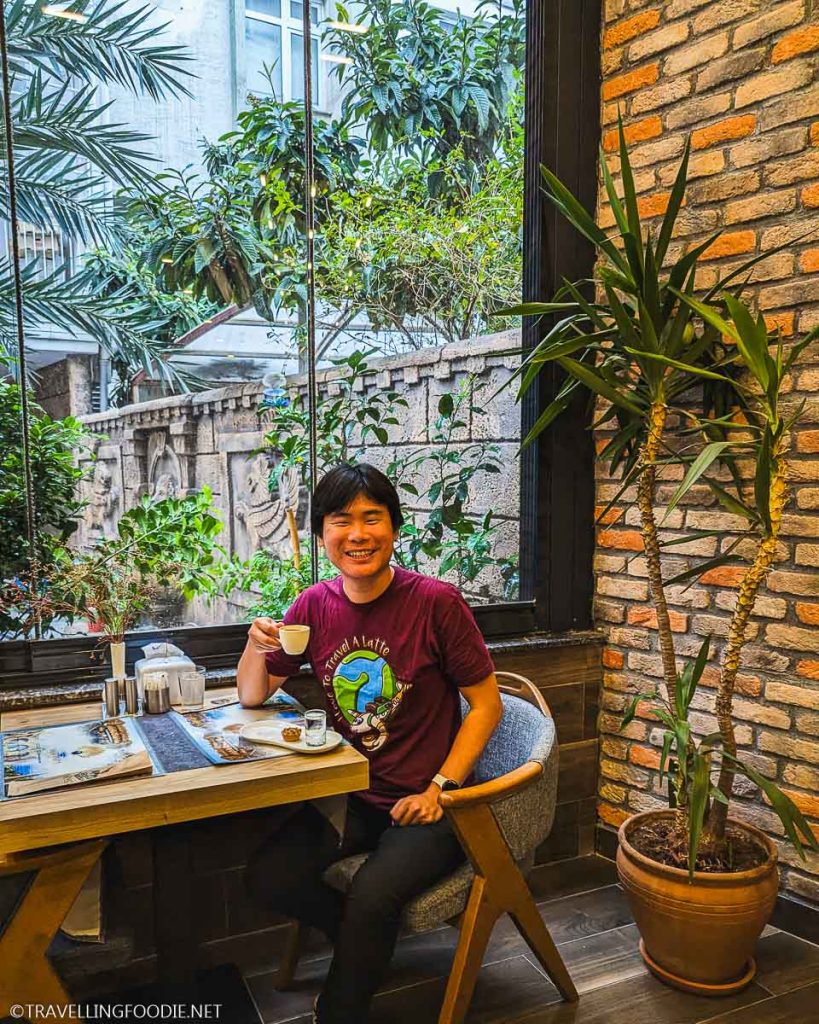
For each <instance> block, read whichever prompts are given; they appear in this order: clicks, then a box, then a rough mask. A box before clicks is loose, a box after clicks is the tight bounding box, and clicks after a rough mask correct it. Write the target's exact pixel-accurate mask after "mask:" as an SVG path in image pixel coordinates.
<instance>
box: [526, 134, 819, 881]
mask: <svg viewBox="0 0 819 1024" xmlns="http://www.w3.org/2000/svg"><path fill="white" fill-rule="evenodd" d="M689 150H690V141H689V142H688V143H687V144H686V147H685V151H684V155H683V159H682V161H681V164H680V167H679V171H678V173H677V176H676V180H675V182H674V185H673V188H672V190H671V193H670V196H669V202H668V207H667V210H666V213H665V215H664V218H663V222H662V224H661V226H660V229H659V232H658V233H657V234H656V236H655V235H654V234H652V232H651V231H644V229H643V226H642V224H641V222H640V217H639V210H638V202H637V194H636V190H635V186H634V178H633V173H632V169H631V163H630V161H629V155H628V150H627V147H626V143H625V136H624V132H623V126H622V123H621V124H620V154H619V155H620V172H621V185H620V190H621V192H622V196H621V195H620V194H619V193H618V190H617V187H616V185H615V182H614V179H613V177H612V175H611V173H610V171H609V168H608V166H607V165H606V161H605V158H604V157H603V155H602V154H601V168H602V178H603V182H604V184H605V188H606V191H607V195H608V199H609V204H610V206H611V209H612V212H613V215H614V222H615V227H614V230H613V235H612V236H610V235H607V234H606V233H605V232H604V231H602V230H601V229H600V228H599V227H598V226H597V224H596V222H595V219H594V217H593V215H592V214H591V213H589V212H588V211H587V210H585V209H584V208H583V206H582V205H581V203H580V202H579V201H578V200H577V199H576V198H575V197H574V196H573V195H572V194H571V192H570V191H569V190H568V189H567V188H566V187H565V186H564V185H563V184H562V182H560V181H559V180H558V179H557V178H556V177H555V176H554V175H553V174H552V173H551V172H550V171H549V170H547V169H545V168H544V169H543V177H544V182H545V188H546V194H547V196H548V197H549V199H550V200H551V202H552V203H553V204H554V205H555V206H556V207H557V209H558V210H559V211H560V212H561V213H562V214H563V216H564V217H565V218H566V219H567V220H568V221H569V223H570V224H572V226H573V227H574V228H575V229H576V230H577V231H578V232H579V233H580V234H581V235H583V236H584V237H585V238H587V239H588V240H589V241H591V242H592V244H593V245H594V247H595V249H596V250H597V254H598V264H597V267H596V273H595V279H594V281H593V282H585V281H581V282H576V283H574V284H571V283H566V284H565V286H564V287H563V288H561V290H560V291H559V292H558V294H557V295H556V296H555V297H554V299H553V301H551V302H546V303H532V304H528V305H526V306H520V307H517V308H516V309H515V310H514V312H518V313H523V314H524V315H544V316H548V317H550V318H553V319H552V321H551V323H552V326H550V327H549V328H548V329H547V331H546V334H545V337H544V339H543V341H542V342H541V343H540V344H539V345H538V346H537V348H536V349H535V350H534V351H533V353H532V354H531V356H530V357H529V358H528V359H527V360H526V361H525V362H524V364H523V366H522V367H521V369H520V373H519V377H520V392H521V394H522V393H524V392H525V391H526V390H527V389H528V388H529V387H531V386H532V384H533V383H534V382H535V380H536V379H537V377H538V375H539V373H540V371H541V370H542V368H543V367H544V365H545V364H546V363H549V362H557V363H558V365H560V366H561V367H562V368H563V369H564V370H565V371H566V375H567V376H566V382H565V383H564V385H563V387H562V389H561V391H560V392H559V394H558V395H557V396H556V398H555V399H554V400H553V401H552V403H551V404H550V406H549V407H548V408H547V410H546V411H545V412H544V414H543V415H542V416H541V418H540V420H539V421H538V423H537V424H536V425H535V427H534V428H533V430H532V432H531V433H530V436H529V438H527V442H528V441H531V440H532V439H533V438H534V437H536V436H537V435H538V434H539V433H540V432H541V431H542V430H544V429H546V428H547V427H548V426H549V424H550V423H551V422H552V421H553V420H554V418H555V417H556V416H557V415H559V414H560V413H561V412H562V411H563V410H564V409H565V408H566V407H567V406H568V404H569V401H570V400H571V397H572V393H573V392H574V391H575V390H576V389H578V388H581V389H585V390H586V391H588V393H589V394H590V396H593V397H595V398H602V399H604V400H605V401H606V402H608V403H609V406H608V408H607V409H606V411H605V412H604V413H603V414H602V415H601V416H600V418H599V419H598V421H597V424H596V425H597V426H601V425H602V426H604V427H606V428H608V429H611V430H612V436H611V439H610V440H609V441H608V443H607V445H606V446H605V447H604V449H603V450H602V452H601V453H600V457H601V459H603V460H604V461H608V462H609V473H610V474H611V475H612V476H614V475H616V473H617V472H621V473H622V481H623V485H622V488H621V491H620V493H618V495H616V496H615V498H614V499H613V501H612V502H611V503H610V505H609V506H607V508H606V509H604V510H603V512H602V514H601V519H602V518H603V516H605V515H606V513H607V511H608V508H609V507H610V506H611V505H612V504H614V503H616V502H617V501H618V500H619V498H620V497H621V495H622V493H623V491H624V490H625V489H626V488H627V487H629V486H630V485H632V484H634V483H635V482H637V483H638V488H637V496H638V507H639V511H640V518H641V523H642V531H643V538H644V541H645V552H646V560H647V568H648V572H647V575H648V577H649V585H650V589H651V594H652V598H653V600H654V603H655V605H656V606H657V615H658V627H659V646H660V652H661V655H662V661H663V676H664V682H665V686H666V695H665V697H662V696H660V694H659V693H652V694H650V695H648V697H643V696H642V695H638V696H637V697H635V698H634V700H633V701H632V702H631V704H630V706H629V708H628V709H627V711H626V714H625V716H624V719H623V724H624V725H625V724H628V722H629V721H631V719H632V718H633V716H634V714H635V713H636V710H637V708H638V706H639V704H640V703H641V701H643V700H646V699H649V700H654V701H658V702H659V703H660V706H659V707H654V708H653V709H652V710H651V711H650V712H649V713H650V714H651V715H652V716H654V717H656V718H657V719H659V721H660V722H661V723H662V724H663V725H664V726H665V733H664V738H663V748H662V760H661V765H660V774H661V777H663V776H664V775H665V773H666V769H667V764H668V760H669V758H670V757H671V755H672V754H673V758H674V762H675V765H676V768H675V772H674V775H673V778H672V777H669V796H670V802H671V804H672V806H676V807H677V808H678V823H679V822H685V831H687V837H686V838H687V849H688V854H687V858H688V861H687V862H688V870H689V874H690V875H691V876H693V872H694V870H695V864H696V860H697V855H698V851H699V850H700V848H701V847H703V846H704V845H705V844H707V845H708V846H709V847H710V848H712V849H719V850H720V852H721V853H724V851H725V849H726V845H727V844H726V842H725V838H724V823H725V814H726V813H727V806H728V802H729V800H730V797H731V793H732V782H733V776H734V773H735V772H736V771H739V772H740V773H742V774H745V775H746V776H747V777H748V778H749V779H751V780H752V781H754V782H755V783H756V784H757V785H759V786H760V787H761V788H762V790H763V791H764V792H765V794H766V795H767V796H768V797H769V799H770V800H771V803H772V806H773V807H774V809H775V810H776V812H777V814H779V816H780V818H781V820H782V822H783V825H784V826H785V829H786V832H787V833H788V835H789V836H790V837H791V838H792V839H793V841H794V844H795V846H796V848H797V850H798V851H800V852H801V850H802V843H803V842H805V843H808V842H809V843H811V844H812V845H813V846H814V848H819V846H817V844H816V842H815V840H814V839H813V836H812V833H811V832H810V830H809V829H808V828H807V826H806V825H805V823H804V820H803V819H802V818H801V815H800V814H799V811H798V809H797V808H796V807H795V805H794V804H793V803H792V801H790V800H788V798H786V797H785V796H784V795H783V794H782V793H781V792H780V791H779V790H778V789H777V788H776V787H775V785H774V784H773V783H772V782H770V780H767V779H764V778H763V777H762V776H760V775H759V773H756V772H753V771H752V770H751V769H750V768H749V766H747V765H745V764H743V763H742V762H741V761H739V760H737V758H736V756H735V752H736V741H735V737H734V730H733V724H732V721H731V701H732V696H733V689H734V685H735V679H736V673H737V669H738V666H739V659H740V652H741V649H742V646H743V645H744V643H745V641H746V639H747V633H746V626H747V622H748V616H749V615H750V613H751V611H752V609H753V604H754V602H755V600H756V596H757V592H758V588H759V586H760V585H761V583H762V581H763V579H764V576H765V573H766V571H767V569H768V568H769V567H770V565H771V563H772V561H773V557H774V551H775V542H776V535H777V531H778V528H779V524H780V522H781V515H782V510H783V508H784V504H785V500H786V491H787V488H786V484H785V472H784V469H785V467H784V455H785V452H786V448H787V445H786V434H787V430H788V429H789V428H790V427H791V426H792V425H793V423H794V422H795V421H796V419H797V418H798V416H799V412H800V410H799V409H797V410H795V411H793V412H792V413H791V414H790V415H789V416H787V417H784V416H783V415H782V414H781V412H780V409H779V396H780V391H781V388H782V382H783V378H784V374H785V373H786V372H787V371H788V370H789V369H790V368H791V366H792V365H793V361H794V360H795V359H796V358H797V356H798V354H799V352H800V351H802V349H803V348H804V346H805V345H807V344H808V343H809V342H810V341H811V340H812V339H813V337H815V336H816V335H817V334H819V331H818V332H814V333H813V334H812V335H811V336H809V337H808V338H806V339H805V340H804V341H803V342H800V343H799V344H797V345H795V346H794V347H793V349H792V350H791V353H790V354H788V355H787V356H786V355H785V352H784V348H783V345H782V341H781V338H778V337H776V336H774V335H772V334H771V333H770V332H769V331H768V329H767V326H766V324H765V320H764V317H763V316H762V314H761V313H760V314H758V315H757V316H756V317H754V316H753V315H752V313H751V311H750V309H748V307H747V306H745V305H744V304H743V303H742V302H741V301H740V299H739V295H738V293H739V292H740V291H741V290H742V286H741V285H740V286H733V287H730V286H731V282H732V281H735V280H737V279H738V278H741V277H743V276H744V275H746V272H747V271H749V270H750V269H751V268H752V267H753V266H754V265H755V264H756V263H757V262H759V261H760V260H761V259H764V258H766V257H767V256H770V255H772V252H769V253H765V254H764V255H762V256H756V257H754V258H753V259H751V260H749V261H747V262H746V263H744V264H743V265H742V266H740V267H739V268H737V269H735V270H733V271H732V272H731V273H730V274H729V275H728V276H727V277H725V278H724V279H722V280H721V281H718V282H717V284H715V285H714V286H713V287H712V288H711V289H709V290H708V292H707V293H706V294H705V295H704V296H703V297H701V298H699V299H698V298H695V296H694V281H695V275H696V271H697V263H698V260H699V259H700V257H701V256H702V255H703V253H704V252H705V250H706V249H707V248H708V246H709V245H710V244H711V243H712V241H713V238H709V239H707V240H706V241H705V242H703V243H701V244H700V245H697V246H694V247H693V248H690V249H689V250H688V251H687V252H684V254H682V255H681V256H679V258H677V259H676V260H675V261H674V262H671V263H670V265H668V266H666V257H667V253H668V246H669V243H670V241H671V238H672V236H673V234H674V226H675V223H676V218H677V215H678V213H679V210H680V208H681V206H682V204H683V201H684V197H685V190H686V184H687V170H688V156H689ZM615 235H616V236H617V237H616V239H615V237H614V236H615ZM776 251H778V250H773V252H776ZM589 286H591V287H589ZM592 289H593V290H594V293H595V294H594V297H591V292H592ZM507 312H509V311H507ZM772 343H773V344H774V346H775V347H774V349H773V351H772ZM695 384H696V385H699V387H700V388H701V389H702V398H701V402H700V403H699V408H697V407H694V408H692V393H691V392H692V387H693V385H695ZM669 414H672V415H673V416H674V418H675V419H678V420H679V421H680V422H681V423H683V424H684V427H683V428H681V429H680V430H679V432H678V437H677V439H676V446H675V445H672V444H671V443H670V441H669V439H668V438H667V437H666V433H667V430H666V428H667V424H668V417H669ZM658 456H659V457H658ZM750 460H753V461H754V463H755V467H756V471H755V474H754V481H753V487H752V488H750V489H749V488H748V487H746V486H745V485H744V484H743V480H742V475H741V468H742V463H743V462H745V463H747V462H748V461H750ZM661 463H663V464H676V465H681V466H685V467H686V469H687V472H686V473H685V475H684V478H683V480H682V482H681V484H680V485H679V487H678V488H677V490H676V492H675V493H674V495H673V496H672V497H671V500H670V502H669V506H668V509H667V512H666V515H668V513H669V512H671V511H672V510H673V509H674V508H675V507H676V505H677V504H678V503H679V502H680V501H681V500H682V498H683V497H684V496H685V495H686V493H687V492H688V491H690V489H691V487H692V486H694V485H695V484H697V483H704V484H707V485H708V486H709V487H710V489H711V491H712V492H713V494H714V496H715V497H716V499H717V500H718V501H719V502H720V504H721V505H723V507H725V508H727V509H728V510H729V511H730V512H732V513H734V514H739V515H741V516H743V518H744V519H745V520H746V521H747V522H748V525H749V528H750V529H752V530H753V532H754V533H755V534H756V538H755V539H756V544H755V545H754V553H753V555H752V556H751V557H750V558H747V557H745V558H741V557H740V555H739V553H738V552H736V551H735V549H737V548H738V546H739V542H740V540H741V539H743V538H742V537H738V538H737V539H736V541H735V542H734V543H733V544H731V545H730V546H729V547H728V549H727V550H725V551H723V552H721V554H720V555H718V556H717V557H715V558H711V559H708V560H706V561H701V562H699V563H698V564H696V565H694V566H692V567H691V568H690V569H687V570H686V571H684V572H681V573H678V574H677V575H676V576H673V577H671V578H669V577H668V576H665V575H663V572H662V563H661V558H660V553H661V551H662V550H664V549H667V548H669V547H671V546H672V545H673V544H674V543H679V542H680V541H679V540H678V539H676V538H675V539H674V540H670V541H669V540H666V541H663V540H662V539H661V538H660V535H659V533H658V524H657V522H656V518H655V510H654V503H655V494H654V484H655V479H656V478H655V475H654V474H655V470H656V467H657V466H658V465H659V464H661ZM717 465H718V466H720V467H721V468H723V469H724V470H725V471H726V472H725V474H724V476H725V477H729V478H730V480H731V481H732V484H731V485H729V486H725V485H724V484H723V483H722V482H719V481H718V480H717V479H715V478H714V477H713V475H709V474H713V469H714V467H715V466H717ZM660 525H662V524H660ZM703 535H706V536H707V535H709V534H708V533H702V532H701V533H700V536H703ZM690 539H692V538H691V535H687V536H686V537H685V538H682V540H683V541H684V540H690ZM735 561H746V562H747V563H749V565H748V568H747V570H746V573H745V574H744V577H743V582H742V586H741V588H740V591H739V593H738V595H737V606H736V609H735V610H734V612H733V614H732V618H731V622H730V629H729V634H728V642H727V644H726V647H725V651H724V652H723V664H722V667H721V672H720V681H719V689H718V694H717V699H716V711H717V718H718V723H719V727H720V731H719V732H718V733H715V734H714V735H712V736H706V737H705V738H702V739H698V738H697V737H695V735H694V732H693V728H692V724H691V722H690V720H689V719H690V707H691V703H692V700H693V697H694V694H695V692H696V690H697V687H698V685H699V682H700V679H701V676H702V673H703V670H704V667H705V663H706V660H707V658H708V649H709V640H706V641H705V643H704V644H703V646H702V649H701V650H700V652H699V655H698V657H697V659H696V660H695V661H694V662H692V663H689V664H687V665H686V667H685V668H684V669H683V670H682V672H679V671H677V669H676V654H675V650H674V637H673V634H672V632H671V629H670V625H669V623H668V619H667V614H666V611H667V606H666V598H665V591H664V588H665V587H668V586H669V585H671V584H678V583H681V582H683V581H686V580H690V579H695V578H697V577H699V576H700V575H702V573H704V572H705V571H707V570H708V569H711V568H714V567H716V566H719V565H724V564H726V563H728V562H735ZM661 613H662V615H663V617H662V620H661ZM717 750H719V751H720V755H719V757H715V752H716V751H717ZM716 767H719V768H720V778H719V785H715V784H714V781H713V780H712V774H713V771H714V770H715V768H716ZM715 802H716V807H713V805H714V803H715ZM800 837H801V838H800Z"/></svg>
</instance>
